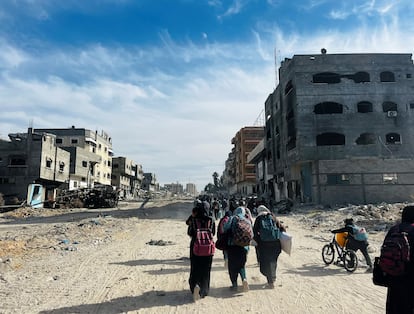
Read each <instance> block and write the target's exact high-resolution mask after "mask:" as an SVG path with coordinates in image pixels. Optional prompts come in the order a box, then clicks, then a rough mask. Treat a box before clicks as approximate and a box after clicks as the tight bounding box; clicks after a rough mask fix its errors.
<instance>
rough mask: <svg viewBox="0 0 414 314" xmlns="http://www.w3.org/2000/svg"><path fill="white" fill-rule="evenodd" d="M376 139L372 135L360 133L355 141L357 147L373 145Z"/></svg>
mask: <svg viewBox="0 0 414 314" xmlns="http://www.w3.org/2000/svg"><path fill="white" fill-rule="evenodd" d="M376 139H377V137H376V136H375V134H373V133H362V134H361V135H360V136H359V137H358V138H357V139H356V141H355V143H357V145H369V144H375V142H376Z"/></svg>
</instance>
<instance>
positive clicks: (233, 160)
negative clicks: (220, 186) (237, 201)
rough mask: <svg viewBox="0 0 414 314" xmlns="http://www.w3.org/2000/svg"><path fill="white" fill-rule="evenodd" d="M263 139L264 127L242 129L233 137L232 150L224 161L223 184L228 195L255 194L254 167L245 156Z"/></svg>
mask: <svg viewBox="0 0 414 314" xmlns="http://www.w3.org/2000/svg"><path fill="white" fill-rule="evenodd" d="M263 137H264V127H262V126H247V127H244V128H242V129H240V130H239V131H238V132H237V134H236V135H235V136H234V137H233V139H232V141H231V142H232V144H233V145H234V148H233V150H232V153H231V154H230V155H229V158H228V160H227V161H226V169H225V174H224V176H223V182H224V184H225V187H227V189H228V191H229V194H237V195H240V196H244V197H245V196H250V195H252V194H256V193H257V190H256V175H255V165H254V164H251V163H248V161H247V156H248V154H249V153H250V152H251V151H252V150H253V149H254V148H255V147H256V145H257V144H258V143H259V142H260V141H261V140H262V139H263ZM230 168H231V169H230ZM233 180H234V183H233ZM232 183H233V184H232Z"/></svg>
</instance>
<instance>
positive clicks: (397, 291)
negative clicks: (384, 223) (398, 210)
mask: <svg viewBox="0 0 414 314" xmlns="http://www.w3.org/2000/svg"><path fill="white" fill-rule="evenodd" d="M403 231H404V232H407V233H408V242H409V244H410V248H411V249H410V262H409V264H408V265H407V269H408V271H407V274H406V275H403V276H399V277H395V278H392V279H391V282H390V284H389V286H388V289H387V301H386V313H387V314H412V313H414V289H413V282H414V206H413V205H411V206H406V207H404V208H403V211H402V215H401V223H400V224H397V225H395V226H393V227H391V228H390V230H389V231H388V233H387V235H386V236H385V239H387V237H389V236H390V235H391V234H393V233H396V232H403ZM384 242H385V240H384Z"/></svg>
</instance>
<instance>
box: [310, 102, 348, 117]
mask: <svg viewBox="0 0 414 314" xmlns="http://www.w3.org/2000/svg"><path fill="white" fill-rule="evenodd" d="M313 112H314V113H315V114H330V113H343V106H342V105H341V104H338V103H337V102H331V101H325V102H321V103H319V104H316V105H315V109H314V110H313Z"/></svg>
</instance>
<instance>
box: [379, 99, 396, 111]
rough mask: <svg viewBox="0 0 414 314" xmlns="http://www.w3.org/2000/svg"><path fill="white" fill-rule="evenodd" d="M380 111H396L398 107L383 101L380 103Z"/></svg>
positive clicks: (390, 102)
mask: <svg viewBox="0 0 414 314" xmlns="http://www.w3.org/2000/svg"><path fill="white" fill-rule="evenodd" d="M382 111H383V112H388V111H398V105H397V104H396V103H394V102H392V101H384V102H383V103H382Z"/></svg>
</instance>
